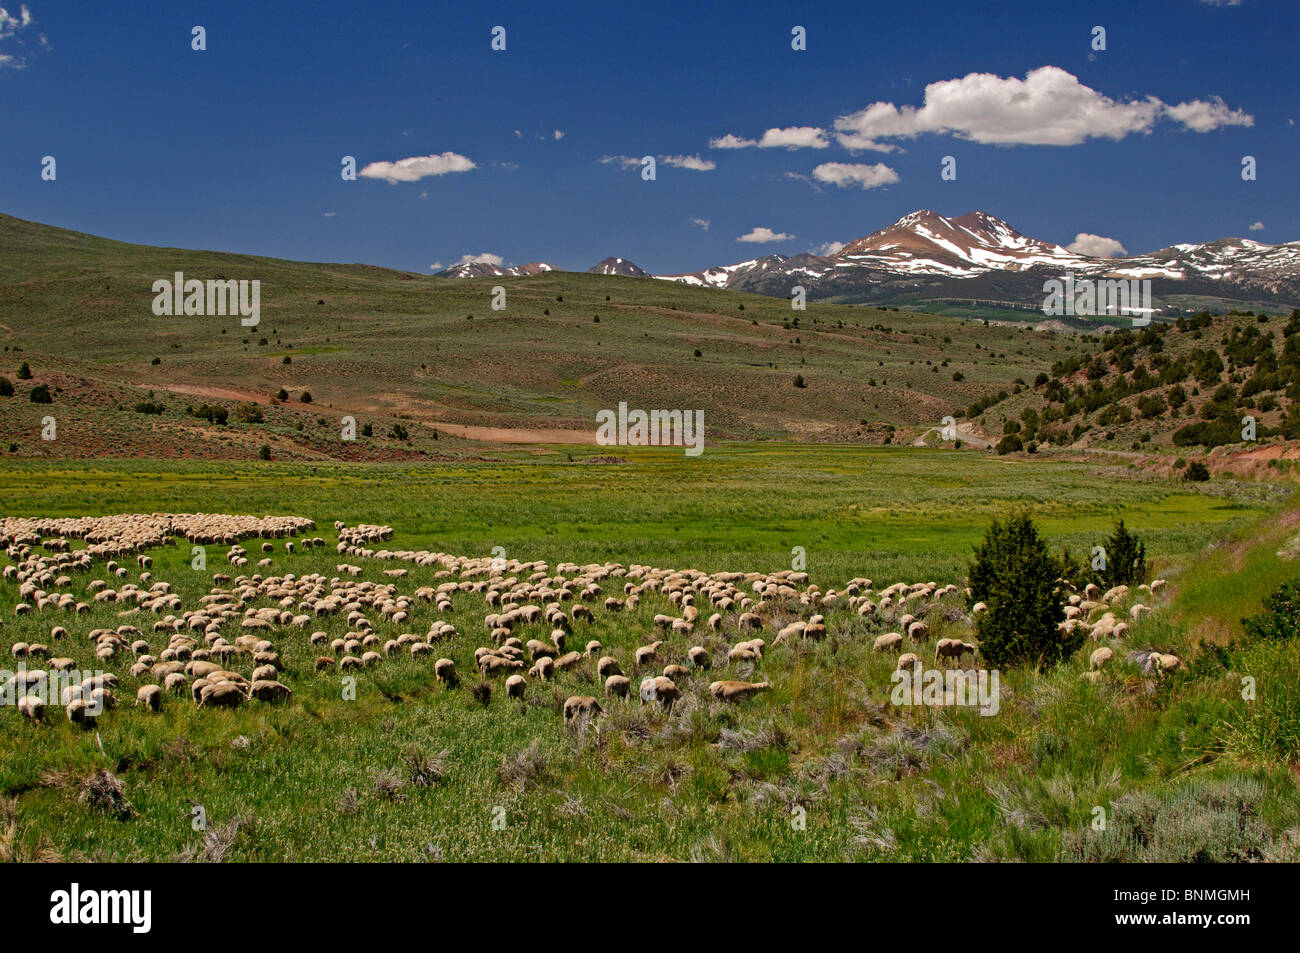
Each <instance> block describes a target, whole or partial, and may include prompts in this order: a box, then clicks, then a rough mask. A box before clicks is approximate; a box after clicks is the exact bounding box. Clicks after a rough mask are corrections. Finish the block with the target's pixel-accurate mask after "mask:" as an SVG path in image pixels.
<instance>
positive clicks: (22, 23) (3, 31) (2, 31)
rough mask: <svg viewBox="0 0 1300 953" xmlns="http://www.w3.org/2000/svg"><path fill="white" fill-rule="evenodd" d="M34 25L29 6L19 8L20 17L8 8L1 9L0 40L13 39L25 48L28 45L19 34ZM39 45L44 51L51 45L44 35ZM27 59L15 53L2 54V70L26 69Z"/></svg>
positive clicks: (0, 60) (0, 54)
mask: <svg viewBox="0 0 1300 953" xmlns="http://www.w3.org/2000/svg"><path fill="white" fill-rule="evenodd" d="M31 25H32V11H31V10H29V9H27V4H23V5H22V6H20V7H19V8H18V15H17V16H14V15H13V14H12V13H10V12H9V11H8V10H7V9H6V8H4V7H0V40H8V39H11V38H12V39H13V40H14V42H15V44H16V45H17V46H18V47H20V48H25V47H26V45H27V44H26V43H25V42H24V41H23V39H22V38H21V37H19V36H18V34H19V33H20V32H21V31H22V30H25V29H26V28H27V27H29V26H31ZM39 45H40V46H41V48H42V49H48V48H49V43H47V42H46V40H45V37H44V36H43V35H42V36H41V37H40V38H39ZM26 68H27V58H26V57H25V56H22V55H19V54H14V53H0V69H26Z"/></svg>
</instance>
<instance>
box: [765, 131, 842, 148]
mask: <svg viewBox="0 0 1300 953" xmlns="http://www.w3.org/2000/svg"><path fill="white" fill-rule="evenodd" d="M829 145H830V143H829V142H828V141H827V140H826V132H825V130H823V129H818V128H817V127H816V126H791V127H789V128H788V129H769V130H767V132H765V133H763V138H762V139H760V140H758V147H759V148H760V149H781V148H784V149H825V148H826V147H827V146H829Z"/></svg>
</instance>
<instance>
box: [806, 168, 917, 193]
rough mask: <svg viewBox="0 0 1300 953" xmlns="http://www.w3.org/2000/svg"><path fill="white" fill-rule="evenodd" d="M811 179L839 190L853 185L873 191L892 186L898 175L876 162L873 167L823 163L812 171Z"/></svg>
mask: <svg viewBox="0 0 1300 953" xmlns="http://www.w3.org/2000/svg"><path fill="white" fill-rule="evenodd" d="M813 178H815V179H816V180H817V181H818V182H827V183H830V184H831V185H835V186H838V187H839V188H841V189H843V188H848V187H849V186H854V185H856V186H858V187H859V188H863V189H875V188H879V187H880V186H882V185H893V184H894V183H895V182H897V181H898V173H897V172H895V171H894V170H893V169H891V168H890V167H889V166H887V165H885V164H884V163H883V162H877V163H876V164H875V165H864V164H861V163H853V162H823V163H822V164H821V165H819V166H817V168H815V169H813Z"/></svg>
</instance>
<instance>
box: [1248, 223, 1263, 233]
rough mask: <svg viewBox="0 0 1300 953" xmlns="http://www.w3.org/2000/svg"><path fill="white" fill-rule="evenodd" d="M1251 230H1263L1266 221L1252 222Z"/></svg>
mask: <svg viewBox="0 0 1300 953" xmlns="http://www.w3.org/2000/svg"><path fill="white" fill-rule="evenodd" d="M1250 230H1251V231H1252V232H1262V231H1263V230H1264V223H1263V222H1251V224H1250Z"/></svg>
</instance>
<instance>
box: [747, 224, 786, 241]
mask: <svg viewBox="0 0 1300 953" xmlns="http://www.w3.org/2000/svg"><path fill="white" fill-rule="evenodd" d="M791 238H794V236H793V235H787V234H786V233H785V232H774V231H772V230H771V229H770V228H767V227H766V226H763V225H759V226H758V227H757V228H753V229H751V230H750V231H749V232H748V233H747V234H744V235H741V236H740V237H739V238H737V239H736V241H738V242H753V243H755V244H759V245H762V244H766V243H767V242H784V241H789V240H790V239H791Z"/></svg>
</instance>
